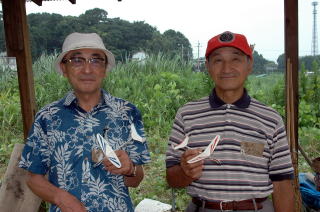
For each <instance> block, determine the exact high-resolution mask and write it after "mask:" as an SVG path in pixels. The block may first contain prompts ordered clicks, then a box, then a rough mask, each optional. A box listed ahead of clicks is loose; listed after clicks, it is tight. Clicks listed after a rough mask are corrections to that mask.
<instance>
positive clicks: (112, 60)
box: [54, 47, 116, 74]
mask: <svg viewBox="0 0 320 212" xmlns="http://www.w3.org/2000/svg"><path fill="white" fill-rule="evenodd" d="M77 49H95V48H92V47H91V48H83V47H82V48H76V49H70V50H68V51H66V52H61V53H60V54H59V55H58V57H57V58H56V60H55V63H54V67H55V69H56V71H57V72H58V73H60V74H63V72H62V70H61V67H60V63H61V61H62V59H63V58H64V56H65V55H66V54H67V53H68V52H70V51H73V50H77ZM99 50H101V51H103V52H104V54H105V55H106V56H107V59H108V64H107V66H106V72H108V71H111V69H112V68H113V67H114V66H115V65H116V62H115V58H114V55H113V54H112V53H111V52H110V51H108V50H106V49H99Z"/></svg>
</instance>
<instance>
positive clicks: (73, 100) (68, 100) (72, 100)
mask: <svg viewBox="0 0 320 212" xmlns="http://www.w3.org/2000/svg"><path fill="white" fill-rule="evenodd" d="M101 94H102V96H103V98H101V99H100V102H99V104H98V105H103V104H106V103H107V102H108V101H107V100H108V99H109V98H108V97H109V96H110V94H109V93H108V92H106V91H105V90H103V89H101ZM77 102H78V101H77V97H76V95H75V94H74V91H70V92H69V93H67V95H66V97H65V98H64V102H63V105H64V106H70V105H71V104H78V103H77Z"/></svg>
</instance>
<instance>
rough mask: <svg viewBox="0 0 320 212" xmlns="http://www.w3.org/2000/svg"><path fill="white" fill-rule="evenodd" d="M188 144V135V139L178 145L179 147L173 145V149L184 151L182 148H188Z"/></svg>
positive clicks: (187, 137)
mask: <svg viewBox="0 0 320 212" xmlns="http://www.w3.org/2000/svg"><path fill="white" fill-rule="evenodd" d="M188 142H189V136H188V135H186V137H185V138H184V140H183V141H182V142H181V143H180V144H178V145H176V146H174V145H173V144H172V148H173V149H174V150H177V149H182V148H184V147H186V146H187V145H188Z"/></svg>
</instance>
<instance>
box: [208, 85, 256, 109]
mask: <svg viewBox="0 0 320 212" xmlns="http://www.w3.org/2000/svg"><path fill="white" fill-rule="evenodd" d="M250 101H251V98H250V96H249V95H248V92H247V90H246V89H245V88H244V92H243V95H242V96H241V98H240V99H238V100H237V101H235V102H234V103H232V104H233V105H235V106H237V107H239V108H247V107H249V105H250ZM209 103H210V106H211V107H212V108H219V107H221V106H222V105H225V104H226V103H225V102H224V101H223V100H222V99H220V98H219V97H218V95H217V93H216V90H215V89H213V90H212V93H211V94H210V96H209Z"/></svg>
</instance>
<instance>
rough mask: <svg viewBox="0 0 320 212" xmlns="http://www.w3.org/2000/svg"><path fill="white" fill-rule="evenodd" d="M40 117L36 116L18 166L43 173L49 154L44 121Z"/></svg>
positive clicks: (45, 170) (36, 172) (47, 163)
mask: <svg viewBox="0 0 320 212" xmlns="http://www.w3.org/2000/svg"><path fill="white" fill-rule="evenodd" d="M41 119H42V118H41V116H40V115H37V116H36V120H35V122H34V123H33V125H32V128H31V130H30V133H29V136H28V138H27V141H26V145H25V146H24V149H23V151H22V154H21V160H20V162H19V167H20V168H23V169H26V170H28V171H30V172H32V173H35V174H42V175H45V174H46V173H47V172H48V165H49V163H50V162H49V155H50V154H49V152H48V149H49V146H48V143H47V140H46V137H47V136H46V133H45V126H44V122H43V120H41Z"/></svg>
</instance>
